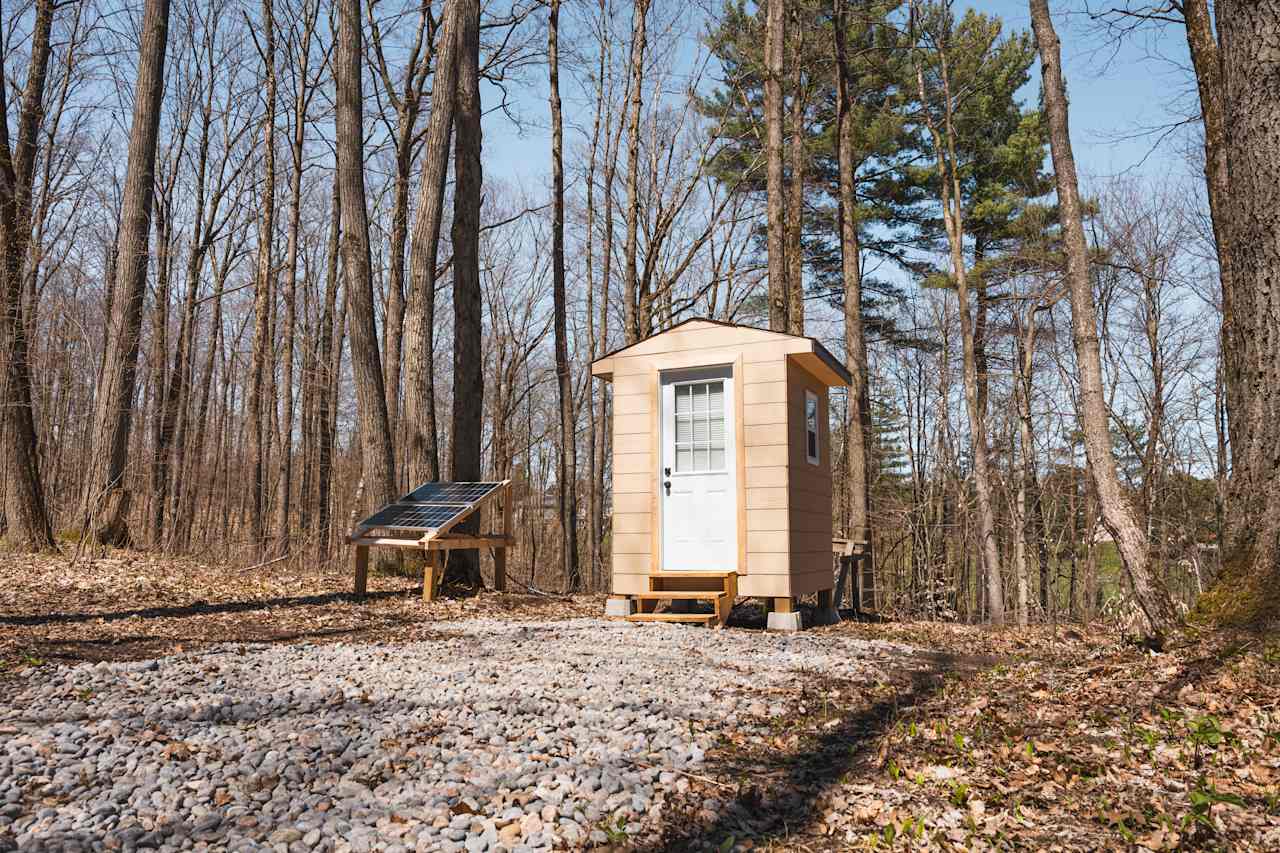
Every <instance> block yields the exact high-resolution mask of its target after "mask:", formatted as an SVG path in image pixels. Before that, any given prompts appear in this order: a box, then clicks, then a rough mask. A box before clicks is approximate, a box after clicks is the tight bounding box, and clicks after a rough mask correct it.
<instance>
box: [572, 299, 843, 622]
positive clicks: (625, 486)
mask: <svg viewBox="0 0 1280 853" xmlns="http://www.w3.org/2000/svg"><path fill="white" fill-rule="evenodd" d="M801 354H807V355H808V356H810V357H807V358H805V359H800V358H799V357H798V356H799V355H801ZM812 354H813V347H812V342H810V341H808V340H807V339H804V338H793V337H791V336H788V335H780V334H777V333H774V332H768V331H764V330H759V329H747V328H734V327H728V326H723V325H720V324H714V323H701V322H693V323H688V324H685V325H684V326H681V327H680V328H679V329H676V330H674V331H671V332H667V333H664V334H661V335H657V336H655V337H653V338H650V339H648V340H646V341H643V342H641V343H640V344H637V345H635V346H633V347H630V348H628V349H626V350H624V351H622V352H619V353H617V354H615V355H614V356H611V357H610V358H608V359H603V360H601V361H600V362H597V365H596V366H595V367H594V368H593V373H595V375H598V376H600V375H603V376H608V377H610V378H611V379H612V382H613V394H614V405H613V411H614V417H613V449H612V453H613V486H614V488H613V526H612V530H613V532H612V537H611V545H612V554H613V591H614V592H615V593H617V594H622V595H627V594H638V593H642V592H647V591H648V590H649V580H648V576H649V574H650V573H651V572H653V571H654V570H656V569H658V568H659V566H658V560H659V555H660V540H659V536H660V532H661V530H660V525H661V506H660V495H659V491H658V483H659V479H660V478H659V477H658V469H659V465H658V460H659V459H660V453H661V450H660V446H659V441H660V436H659V431H660V430H659V426H660V424H659V421H660V411H659V409H660V401H659V391H660V386H659V378H660V376H661V374H662V372H663V371H668V370H679V369H684V368H691V367H710V366H718V365H731V366H732V368H733V377H734V378H733V381H734V390H735V395H734V398H735V406H736V409H737V411H736V412H735V415H736V418H735V420H736V431H735V438H736V445H737V465H738V471H737V474H738V478H737V479H738V483H737V488H738V514H737V515H738V550H739V557H738V565H739V568H738V572H739V580H738V592H739V595H743V596H779V597H785V596H791V595H799V594H804V593H807V592H813V591H816V590H818V589H828V588H830V586H831V581H832V578H831V572H830V566H831V541H830V540H831V447H830V435H829V429H828V424H827V422H826V416H827V402H828V397H827V385H826V381H825V380H826V379H827V378H829V377H824V376H822V375H821V373H820V374H819V375H815V374H814V373H813V372H811V371H810V370H809V369H806V367H812V366H813V365H814V363H815V362H814V359H813V358H812V357H811V356H812ZM805 389H809V390H812V391H814V392H815V393H816V394H818V397H819V401H820V408H821V413H820V416H819V423H820V428H821V430H822V432H821V434H820V436H819V443H820V450H821V464H819V465H816V466H815V465H811V464H809V463H808V462H807V461H806V460H805V449H804V448H805V434H804V391H805Z"/></svg>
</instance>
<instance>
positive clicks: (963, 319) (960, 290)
mask: <svg viewBox="0 0 1280 853" xmlns="http://www.w3.org/2000/svg"><path fill="white" fill-rule="evenodd" d="M914 11H915V6H914V4H913V13H914ZM938 59H939V69H940V71H941V85H942V93H941V94H942V99H943V127H942V128H941V129H940V128H939V127H938V126H937V123H936V121H934V120H933V119H932V118H931V117H929V112H928V110H927V109H926V110H925V111H924V113H925V116H926V119H925V121H926V124H927V126H928V129H929V134H930V136H931V137H932V138H933V145H934V149H935V151H936V152H937V158H938V178H939V184H940V186H941V189H942V217H943V222H944V224H945V226H946V231H947V242H948V244H949V245H950V248H951V267H952V274H953V275H954V276H955V281H956V299H957V302H958V307H959V313H960V337H961V344H962V349H963V354H964V399H965V408H966V410H967V412H968V415H969V431H970V433H971V434H972V436H971V439H972V444H973V487H974V494H975V497H976V498H977V523H978V531H977V532H978V551H979V553H980V554H981V556H982V569H983V572H984V574H985V575H986V594H987V607H988V614H989V617H990V619H991V621H992V622H994V623H995V624H997V625H999V624H1002V623H1003V622H1004V577H1003V575H1002V574H1001V569H1000V547H999V542H998V541H997V539H996V523H995V496H994V494H993V488H992V476H993V475H992V471H991V447H990V445H989V444H988V437H987V413H986V400H985V395H983V394H981V393H980V385H979V376H978V363H977V355H978V353H977V347H976V340H975V339H976V332H975V329H974V323H973V307H972V305H971V304H970V298H969V295H970V294H969V276H968V269H967V265H966V263H965V256H964V210H963V205H962V203H961V191H960V176H959V173H958V165H957V158H956V151H955V144H956V132H955V127H954V124H953V111H952V107H953V102H952V92H951V80H950V73H949V70H948V60H947V55H946V50H945V48H943V49H940V50H939V56H938ZM916 85H917V88H918V89H919V94H920V99H921V101H927V92H926V89H925V83H924V72H923V69H922V68H921V66H920V65H919V64H917V66H916Z"/></svg>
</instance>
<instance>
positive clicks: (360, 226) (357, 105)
mask: <svg viewBox="0 0 1280 853" xmlns="http://www.w3.org/2000/svg"><path fill="white" fill-rule="evenodd" d="M362 40H363V39H362V33H361V29H360V2H359V0H339V6H338V40H337V45H336V49H335V61H334V82H335V90H336V92H337V99H336V102H337V104H336V105H337V134H338V140H337V165H338V187H339V189H338V191H339V193H340V195H341V199H342V237H341V244H342V267H343V272H344V274H345V279H346V285H347V300H348V304H349V306H350V309H349V310H350V316H349V317H348V321H349V322H350V324H351V366H352V372H353V373H354V374H355V386H356V405H357V410H358V415H357V419H358V421H359V424H360V430H359V442H360V447H361V455H362V459H363V463H364V472H363V473H364V482H365V494H366V500H367V501H368V504H369V506H380V505H382V504H384V503H386V502H388V501H390V500H391V499H392V498H394V497H395V460H394V456H393V453H392V448H391V428H390V424H389V423H388V422H387V398H386V393H385V389H384V388H383V384H382V365H381V360H380V358H379V354H378V333H377V329H376V327H375V324H374V306H373V279H372V272H371V269H370V262H369V217H368V211H367V210H366V209H365V188H364V122H363V119H362V116H363V107H362V103H361V102H362V99H363V92H362V89H361V85H360V78H361V64H362V57H363V50H362V48H361V42H362ZM478 439H479V435H478V431H477V440H478ZM360 509H364V508H360Z"/></svg>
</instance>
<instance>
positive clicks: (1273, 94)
mask: <svg viewBox="0 0 1280 853" xmlns="http://www.w3.org/2000/svg"><path fill="white" fill-rule="evenodd" d="M1216 12H1217V16H1218V32H1219V35H1220V43H1221V49H1222V70H1223V78H1224V80H1225V84H1226V148H1227V156H1226V160H1227V165H1228V168H1229V177H1230V186H1229V192H1228V193H1227V194H1226V199H1225V200H1223V199H1219V201H1225V205H1224V207H1225V210H1224V211H1223V213H1224V214H1225V215H1224V217H1223V219H1224V220H1225V225H1226V232H1227V233H1226V238H1227V239H1226V243H1227V245H1228V246H1229V254H1230V261H1229V266H1230V277H1229V279H1224V281H1223V311H1224V315H1223V321H1224V334H1223V338H1224V340H1223V344H1224V348H1225V349H1227V350H1228V351H1229V352H1228V353H1227V354H1225V355H1224V359H1225V360H1226V362H1227V363H1226V371H1225V372H1226V377H1225V385H1226V398H1227V413H1228V417H1229V421H1230V424H1231V432H1230V434H1231V456H1232V468H1231V483H1230V488H1229V492H1228V503H1227V512H1226V522H1227V525H1226V526H1227V535H1226V541H1225V542H1224V551H1223V555H1224V556H1223V567H1222V574H1221V577H1220V579H1219V580H1218V581H1217V583H1216V584H1215V585H1214V587H1213V588H1211V590H1210V591H1209V593H1208V598H1207V601H1205V602H1204V605H1203V608H1202V609H1203V610H1204V612H1205V613H1206V614H1207V615H1209V616H1210V617H1211V618H1213V619H1215V620H1217V621H1219V622H1221V623H1226V624H1248V623H1255V624H1260V623H1263V622H1268V621H1272V622H1273V621H1275V620H1276V619H1277V618H1280V592H1277V590H1280V454H1277V452H1276V448H1278V447H1280V396H1277V393H1276V389H1277V388H1280V285H1278V284H1277V275H1278V273H1277V271H1278V270H1280V157H1278V156H1277V152H1278V151H1280V89H1278V88H1277V86H1276V85H1275V81H1276V79H1277V76H1278V75H1280V52H1278V51H1277V48H1276V45H1277V43H1280V0H1249V2H1245V0H1219V2H1218V4H1217V6H1216ZM1220 246H1221V240H1220Z"/></svg>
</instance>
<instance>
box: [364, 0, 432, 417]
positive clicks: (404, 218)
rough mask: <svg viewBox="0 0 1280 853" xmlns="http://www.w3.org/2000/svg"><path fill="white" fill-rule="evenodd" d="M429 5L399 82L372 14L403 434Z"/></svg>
mask: <svg viewBox="0 0 1280 853" xmlns="http://www.w3.org/2000/svg"><path fill="white" fill-rule="evenodd" d="M430 10H431V4H430V3H423V4H422V5H421V7H420V9H419V12H418V23H417V26H416V29H415V34H414V39H413V42H412V46H411V47H410V48H409V52H408V57H407V60H406V63H405V66H404V71H403V74H402V77H401V79H400V81H399V82H398V83H397V81H396V80H393V79H392V72H391V69H390V67H389V66H388V63H387V58H386V55H385V52H384V50H383V44H382V31H381V29H380V28H379V26H378V23H377V18H376V17H375V16H373V15H372V14H370V16H369V19H370V24H371V27H372V42H373V45H372V47H373V50H372V53H373V54H374V59H375V67H376V68H377V70H378V72H379V73H380V75H381V77H382V83H383V88H384V92H385V95H386V97H387V99H388V100H389V101H390V104H391V107H392V108H393V109H394V110H395V163H396V178H395V189H394V193H393V200H392V207H391V239H390V246H389V257H388V266H389V267H390V276H389V281H388V292H387V304H386V313H385V318H386V319H385V322H384V323H383V332H384V334H385V337H386V343H385V346H384V347H383V358H384V361H385V365H384V366H385V368H386V377H385V384H386V391H387V418H388V420H389V422H390V423H391V428H392V430H393V431H394V433H395V434H396V435H397V436H398V435H399V434H400V428H401V424H400V420H401V418H400V390H401V388H400V386H401V374H402V372H403V370H402V365H403V359H402V358H401V354H402V352H403V343H404V333H405V313H406V305H405V269H404V267H405V244H406V242H407V237H408V233H409V184H410V181H411V178H412V167H413V151H414V148H415V147H416V144H417V124H418V115H419V110H420V104H421V100H422V95H423V92H424V89H425V87H426V81H427V75H428V71H429V69H430V66H431V41H430V39H431V35H432V33H431V32H430V30H431V29H432V27H431V14H430Z"/></svg>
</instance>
